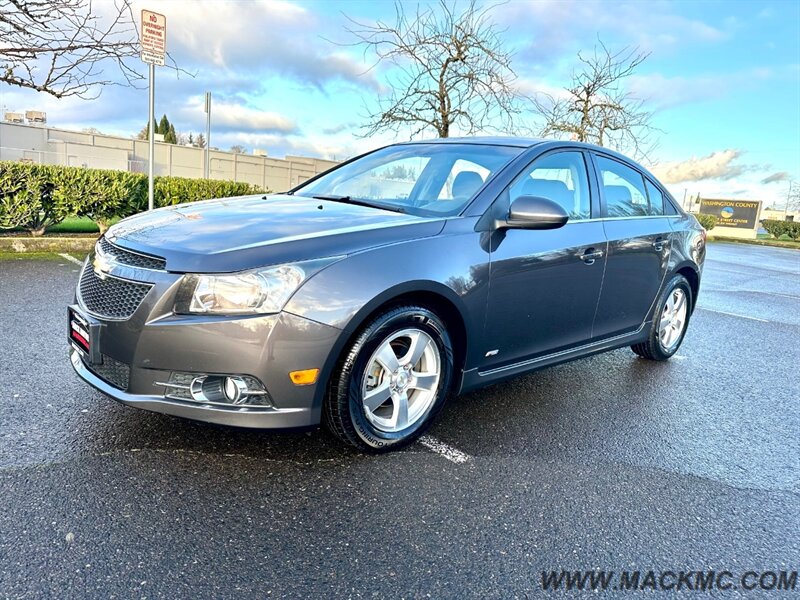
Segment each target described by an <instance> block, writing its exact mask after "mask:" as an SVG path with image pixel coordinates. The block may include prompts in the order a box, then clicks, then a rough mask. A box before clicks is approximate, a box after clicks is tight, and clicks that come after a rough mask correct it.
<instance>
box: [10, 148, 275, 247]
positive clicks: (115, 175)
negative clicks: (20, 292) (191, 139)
mask: <svg viewBox="0 0 800 600" xmlns="http://www.w3.org/2000/svg"><path fill="white" fill-rule="evenodd" d="M153 185H154V204H155V205H156V206H157V207H161V206H171V205H174V204H181V203H183V202H194V201H196V200H206V199H210V198H225V197H230V196H242V195H246V194H256V193H260V192H262V190H260V189H259V188H258V187H256V186H252V185H250V184H248V183H240V182H234V181H218V180H215V179H188V178H185V177H166V176H159V177H156V178H155V181H154V182H153ZM146 209H147V177H146V176H145V175H142V174H139V173H128V172H127V171H107V170H102V169H84V168H81V167H65V166H60V165H37V164H27V163H19V162H8V161H3V162H0V229H14V228H18V227H19V228H23V229H27V230H28V231H30V232H31V234H32V235H42V234H43V233H44V231H45V229H46V228H47V227H49V226H51V225H55V224H57V223H59V222H61V221H63V220H64V219H65V218H66V217H68V216H70V215H76V216H79V217H89V218H90V219H92V220H93V221H94V222H95V223H97V226H98V227H99V229H100V231H101V232H104V231H105V230H106V229H107V228H108V225H109V221H111V219H113V218H114V217H128V216H130V215H133V214H136V213H137V212H141V211H143V210H146Z"/></svg>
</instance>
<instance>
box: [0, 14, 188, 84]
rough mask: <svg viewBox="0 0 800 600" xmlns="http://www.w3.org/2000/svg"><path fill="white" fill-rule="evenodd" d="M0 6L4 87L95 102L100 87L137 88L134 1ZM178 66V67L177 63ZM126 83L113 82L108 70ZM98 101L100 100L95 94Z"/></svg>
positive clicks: (0, 63)
mask: <svg viewBox="0 0 800 600" xmlns="http://www.w3.org/2000/svg"><path fill="white" fill-rule="evenodd" d="M103 7H104V9H105V11H104V12H107V13H109V14H107V15H106V16H105V17H100V16H98V15H97V13H96V12H95V11H93V6H92V2H91V0H0V82H4V83H8V84H10V85H15V86H19V87H23V88H29V89H32V90H36V91H39V92H45V93H47V94H51V95H53V96H55V97H56V98H63V97H65V96H79V97H84V98H85V97H91V96H92V95H93V94H92V90H95V89H96V88H97V87H99V86H104V85H111V84H116V83H119V82H122V83H125V84H128V85H136V83H137V82H139V81H140V80H142V79H143V75H142V74H141V73H139V71H137V68H136V67H138V58H137V57H138V55H139V36H138V32H137V29H136V21H135V19H134V15H133V11H132V9H131V3H130V0H115V2H114V3H111V2H109V3H107V4H104V5H103ZM173 64H174V63H173ZM112 65H113V66H115V67H116V70H118V71H119V72H120V73H121V75H122V78H121V79H120V78H116V79H113V78H111V75H110V74H109V73H108V72H107V68H108V67H109V66H112ZM95 95H96V94H95Z"/></svg>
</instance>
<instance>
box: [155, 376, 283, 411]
mask: <svg viewBox="0 0 800 600" xmlns="http://www.w3.org/2000/svg"><path fill="white" fill-rule="evenodd" d="M155 385H159V386H164V387H165V388H167V389H166V392H165V393H164V397H165V398H170V399H173V400H190V401H194V402H201V403H203V404H227V405H235V406H272V398H271V397H270V395H269V392H267V390H266V388H265V387H264V384H263V383H261V382H260V381H259V380H258V379H256V378H255V377H252V376H250V375H200V374H197V373H181V372H176V371H173V372H172V373H171V374H170V377H169V381H156V382H155Z"/></svg>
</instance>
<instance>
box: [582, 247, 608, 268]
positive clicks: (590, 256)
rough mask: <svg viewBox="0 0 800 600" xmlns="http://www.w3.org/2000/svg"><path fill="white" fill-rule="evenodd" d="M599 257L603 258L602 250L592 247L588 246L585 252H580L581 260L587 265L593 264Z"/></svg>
mask: <svg viewBox="0 0 800 600" xmlns="http://www.w3.org/2000/svg"><path fill="white" fill-rule="evenodd" d="M601 258H603V251H602V250H595V249H594V248H589V249H588V250H587V251H586V252H584V253H583V254H581V260H582V261H583V262H585V263H586V264H587V265H593V264H594V261H596V260H598V259H601Z"/></svg>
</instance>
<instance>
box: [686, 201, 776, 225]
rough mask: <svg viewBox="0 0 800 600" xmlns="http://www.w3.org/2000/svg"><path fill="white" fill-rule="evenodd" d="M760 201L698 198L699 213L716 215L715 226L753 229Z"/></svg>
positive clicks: (759, 210)
mask: <svg viewBox="0 0 800 600" xmlns="http://www.w3.org/2000/svg"><path fill="white" fill-rule="evenodd" d="M760 212H761V202H760V201H757V200H711V199H706V198H703V199H701V200H700V214H703V215H713V216H715V217H717V227H734V228H736V229H755V228H756V227H757V226H758V215H759V213H760Z"/></svg>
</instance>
